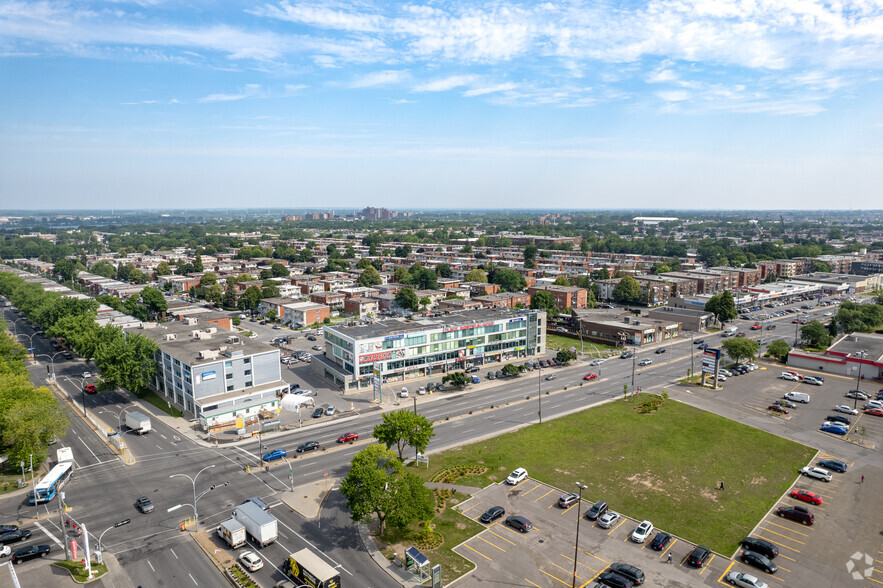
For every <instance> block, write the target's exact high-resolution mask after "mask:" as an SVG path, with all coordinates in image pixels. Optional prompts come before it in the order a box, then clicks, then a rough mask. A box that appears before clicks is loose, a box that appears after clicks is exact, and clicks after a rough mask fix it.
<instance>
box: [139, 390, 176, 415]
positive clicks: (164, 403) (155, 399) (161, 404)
mask: <svg viewBox="0 0 883 588" xmlns="http://www.w3.org/2000/svg"><path fill="white" fill-rule="evenodd" d="M138 398H139V399H141V400H144V401H145V402H148V403H150V404H152V405H153V406H155V407H157V408H158V409H160V410H161V411H163V412H165V413H167V414H169V415H171V416H173V417H180V416H181V411H180V410H178V409H177V408H175V407H174V406H172V405H171V404H169V402H168V400H166V399H165V398H161V397H160V396H159V395H158V394H157V393H156V392H153V391H151V390H148V391H147V392H144V393H143V394H141V395H139V396H138Z"/></svg>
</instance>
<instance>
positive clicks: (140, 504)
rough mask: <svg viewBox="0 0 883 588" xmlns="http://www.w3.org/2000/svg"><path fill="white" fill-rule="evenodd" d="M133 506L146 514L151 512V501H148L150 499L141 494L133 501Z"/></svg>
mask: <svg viewBox="0 0 883 588" xmlns="http://www.w3.org/2000/svg"><path fill="white" fill-rule="evenodd" d="M135 508H137V509H138V510H140V511H141V512H143V513H144V514H147V513H149V512H153V503H152V502H150V499H149V498H147V497H146V496H142V497H140V498H138V500H136V501H135Z"/></svg>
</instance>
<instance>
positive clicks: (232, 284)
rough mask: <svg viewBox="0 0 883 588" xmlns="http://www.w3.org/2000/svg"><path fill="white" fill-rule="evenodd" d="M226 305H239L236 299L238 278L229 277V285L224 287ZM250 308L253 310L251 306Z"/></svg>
mask: <svg viewBox="0 0 883 588" xmlns="http://www.w3.org/2000/svg"><path fill="white" fill-rule="evenodd" d="M224 306H225V307H226V308H229V309H233V308H236V307H237V299H236V280H234V279H228V280H227V287H226V288H224ZM249 310H251V309H250V308H249Z"/></svg>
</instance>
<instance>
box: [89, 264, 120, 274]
mask: <svg viewBox="0 0 883 588" xmlns="http://www.w3.org/2000/svg"><path fill="white" fill-rule="evenodd" d="M92 273H93V274H98V275H99V276H104V277H105V278H112V277H114V276H115V275H116V273H117V268H115V267H114V266H113V264H112V263H110V262H109V261H99V262H98V263H96V264H95V265H93V266H92Z"/></svg>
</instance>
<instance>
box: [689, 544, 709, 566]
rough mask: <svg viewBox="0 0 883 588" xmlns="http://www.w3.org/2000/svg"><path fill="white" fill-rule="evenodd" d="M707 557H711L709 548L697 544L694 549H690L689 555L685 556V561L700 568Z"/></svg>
mask: <svg viewBox="0 0 883 588" xmlns="http://www.w3.org/2000/svg"><path fill="white" fill-rule="evenodd" d="M709 557H711V550H710V549H709V548H707V547H702V546H701V545H697V546H696V549H694V550H693V551H691V552H690V555H688V556H687V563H688V564H690V565H691V566H693V567H694V568H701V567H702V566H703V565H704V564H705V562H706V561H708V558H709Z"/></svg>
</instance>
